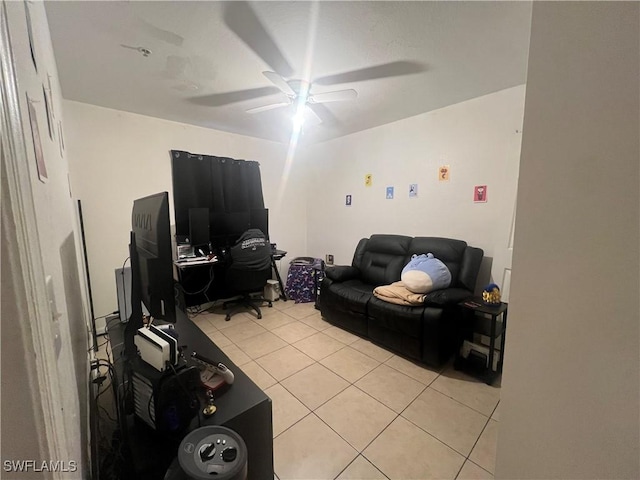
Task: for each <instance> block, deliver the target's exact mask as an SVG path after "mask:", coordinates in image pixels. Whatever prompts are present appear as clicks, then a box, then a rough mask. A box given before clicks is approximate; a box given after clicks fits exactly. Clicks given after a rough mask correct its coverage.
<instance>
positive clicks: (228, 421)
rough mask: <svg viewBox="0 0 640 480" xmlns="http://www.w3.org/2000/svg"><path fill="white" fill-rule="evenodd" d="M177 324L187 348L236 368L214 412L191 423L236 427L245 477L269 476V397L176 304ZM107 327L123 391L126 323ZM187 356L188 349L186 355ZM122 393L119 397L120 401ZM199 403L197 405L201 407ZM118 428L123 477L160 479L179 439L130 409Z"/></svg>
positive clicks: (219, 394)
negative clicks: (122, 443) (243, 446)
mask: <svg viewBox="0 0 640 480" xmlns="http://www.w3.org/2000/svg"><path fill="white" fill-rule="evenodd" d="M176 313H177V315H176V316H177V318H178V321H177V323H176V325H175V329H176V331H177V332H178V333H179V334H180V338H179V344H180V345H184V346H186V349H185V353H188V354H191V352H192V351H197V352H198V353H200V354H201V355H204V356H205V357H208V358H211V359H215V360H217V361H221V362H222V363H224V364H225V365H227V367H229V369H230V370H231V371H232V372H233V373H234V376H235V381H234V383H233V385H229V386H225V387H223V389H221V390H218V391H216V393H215V405H216V406H217V407H218V410H217V411H216V413H215V414H214V415H213V416H211V417H209V418H208V419H207V418H205V417H204V416H202V414H201V413H200V414H199V418H195V419H194V420H193V421H192V422H191V425H190V427H189V430H193V429H195V428H197V427H198V424H199V422H200V424H201V425H202V426H204V425H222V426H225V427H228V428H230V429H232V430H234V431H236V432H237V433H238V434H239V435H240V436H241V437H242V438H243V439H244V441H245V443H246V445H247V451H248V479H249V480H254V479H255V480H267V479H268V480H273V424H272V414H271V410H272V408H271V399H270V398H269V397H267V395H266V394H265V393H264V392H263V391H262V390H260V388H258V387H257V386H256V385H255V384H254V383H253V381H251V379H250V378H249V377H247V376H246V375H245V374H244V373H243V372H242V370H240V368H238V367H237V366H236V365H235V364H234V363H233V362H232V361H231V360H230V359H229V357H227V356H226V355H225V354H224V352H222V351H221V350H220V349H219V348H218V347H217V346H216V345H215V344H214V343H213V342H212V341H211V340H210V339H209V337H207V336H206V335H205V334H204V333H202V331H201V330H200V329H199V328H198V327H197V326H196V325H195V324H194V323H193V322H191V320H189V319H188V318H187V316H186V314H185V313H184V312H182V311H181V310H178V311H177V312H176ZM108 329H109V330H108V333H109V337H110V340H111V345H112V353H113V358H114V370H115V375H116V385H118V387H117V391H118V392H119V393H120V395H122V392H124V391H126V386H127V385H126V384H127V380H126V375H124V373H125V369H126V368H127V366H126V364H125V361H124V355H123V353H124V352H123V344H124V342H123V337H124V324H122V323H120V322H111V324H110V325H109V327H108ZM187 356H188V355H187ZM121 403H123V402H121V398H118V404H119V405H120V404H121ZM201 410H202V409H200V412H201ZM121 417H122V418H123V422H122V423H123V425H122V428H123V430H124V435H123V436H124V438H125V439H126V445H125V453H126V456H127V457H128V460H129V467H130V468H129V469H128V471H127V472H126V475H125V477H124V478H125V479H127V480H128V479H131V480H134V479H135V480H146V479H148V480H156V479H162V478H163V476H164V472H166V470H167V468H169V466H170V464H171V462H172V461H173V459H174V458H175V455H176V452H177V448H178V445H179V443H180V440H181V439H169V438H166V437H164V436H161V435H158V434H157V433H156V432H154V431H153V430H152V429H150V428H149V427H148V426H147V425H145V424H143V422H141V421H139V419H136V418H134V415H132V414H129V415H126V414H124V412H123V413H122V415H121Z"/></svg>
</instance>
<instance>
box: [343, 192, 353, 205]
mask: <svg viewBox="0 0 640 480" xmlns="http://www.w3.org/2000/svg"><path fill="white" fill-rule="evenodd" d="M344 204H345V205H347V206H349V205H351V195H347V196H346V198H345V199H344Z"/></svg>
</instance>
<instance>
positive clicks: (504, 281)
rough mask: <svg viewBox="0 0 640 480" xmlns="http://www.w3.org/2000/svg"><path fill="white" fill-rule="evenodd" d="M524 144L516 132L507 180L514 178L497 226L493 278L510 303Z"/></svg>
mask: <svg viewBox="0 0 640 480" xmlns="http://www.w3.org/2000/svg"><path fill="white" fill-rule="evenodd" d="M521 143H522V129H521V128H520V129H518V130H515V131H514V132H513V135H511V141H510V144H509V148H508V151H507V155H508V161H507V171H506V172H505V174H506V178H514V179H515V181H512V182H511V184H510V185H508V186H507V188H506V191H505V195H507V201H506V202H505V208H504V211H503V212H502V213H501V215H500V219H499V221H498V222H497V225H496V230H495V231H496V242H495V245H496V246H497V247H496V251H495V252H494V258H493V264H492V268H491V277H492V279H493V282H495V283H497V284H498V286H499V287H500V292H501V293H502V301H503V302H508V301H509V288H510V285H511V260H512V257H513V237H514V234H515V225H516V200H517V192H518V172H519V170H520V147H521Z"/></svg>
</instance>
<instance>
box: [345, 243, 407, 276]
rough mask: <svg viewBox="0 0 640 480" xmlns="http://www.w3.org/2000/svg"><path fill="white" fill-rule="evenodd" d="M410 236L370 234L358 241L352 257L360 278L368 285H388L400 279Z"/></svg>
mask: <svg viewBox="0 0 640 480" xmlns="http://www.w3.org/2000/svg"><path fill="white" fill-rule="evenodd" d="M411 241H412V239H411V237H407V236H404V235H371V237H370V238H369V239H368V240H366V241H365V242H363V240H361V241H360V243H359V244H358V248H356V253H355V255H354V258H353V266H354V267H356V268H358V270H360V273H361V278H362V280H363V281H364V282H365V283H368V284H370V285H374V286H379V285H388V284H390V283H393V282H396V281H398V280H400V274H401V272H402V268H403V267H404V266H405V265H406V264H407V262H406V261H405V259H406V257H407V254H408V249H409V245H410V244H411Z"/></svg>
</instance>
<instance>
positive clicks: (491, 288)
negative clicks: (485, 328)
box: [482, 283, 501, 306]
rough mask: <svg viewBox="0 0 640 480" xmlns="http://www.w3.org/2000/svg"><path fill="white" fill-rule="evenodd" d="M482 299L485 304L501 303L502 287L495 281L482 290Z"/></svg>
mask: <svg viewBox="0 0 640 480" xmlns="http://www.w3.org/2000/svg"><path fill="white" fill-rule="evenodd" d="M482 301H483V302H484V303H485V305H490V306H494V305H500V302H501V296H500V288H499V287H498V285H496V284H495V283H490V284H489V285H487V286H486V287H484V290H483V291H482Z"/></svg>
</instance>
